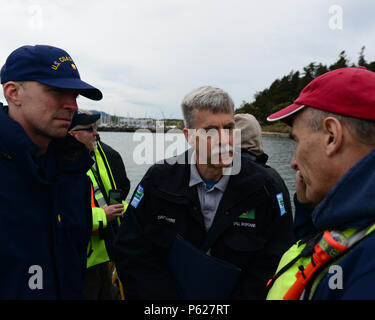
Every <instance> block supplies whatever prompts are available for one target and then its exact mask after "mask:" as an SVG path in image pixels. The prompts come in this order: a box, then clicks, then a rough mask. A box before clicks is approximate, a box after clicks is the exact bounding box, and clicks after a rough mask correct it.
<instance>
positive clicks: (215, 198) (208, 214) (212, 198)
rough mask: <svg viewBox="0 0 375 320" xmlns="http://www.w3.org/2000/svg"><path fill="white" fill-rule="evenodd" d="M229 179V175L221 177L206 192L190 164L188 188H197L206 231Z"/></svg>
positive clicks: (204, 186) (195, 168)
mask: <svg viewBox="0 0 375 320" xmlns="http://www.w3.org/2000/svg"><path fill="white" fill-rule="evenodd" d="M229 178H230V176H229V175H223V176H222V177H221V179H220V180H219V181H218V182H217V183H216V184H215V185H214V186H213V187H212V188H211V189H209V190H208V189H207V187H206V184H205V183H204V181H203V179H202V178H201V176H200V174H199V172H198V169H197V167H196V165H195V164H193V163H192V164H190V182H189V187H194V186H197V191H198V197H199V202H200V204H201V209H202V214H203V218H204V225H205V227H206V231H208V230H209V229H210V228H211V225H212V222H213V221H214V218H215V215H216V211H217V208H218V207H219V203H220V200H221V198H222V196H223V194H224V192H225V189H226V188H227V185H228V181H229Z"/></svg>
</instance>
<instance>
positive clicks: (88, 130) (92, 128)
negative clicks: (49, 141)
mask: <svg viewBox="0 0 375 320" xmlns="http://www.w3.org/2000/svg"><path fill="white" fill-rule="evenodd" d="M96 129H97V128H96V127H88V128H81V129H75V130H72V131H87V132H90V133H93V132H94V130H96Z"/></svg>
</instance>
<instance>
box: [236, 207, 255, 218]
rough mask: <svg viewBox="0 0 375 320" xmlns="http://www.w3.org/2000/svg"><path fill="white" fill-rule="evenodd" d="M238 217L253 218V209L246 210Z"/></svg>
mask: <svg viewBox="0 0 375 320" xmlns="http://www.w3.org/2000/svg"><path fill="white" fill-rule="evenodd" d="M238 217H239V218H245V219H255V209H251V210H247V211H246V212H244V213H242V214H241V215H240V216H238Z"/></svg>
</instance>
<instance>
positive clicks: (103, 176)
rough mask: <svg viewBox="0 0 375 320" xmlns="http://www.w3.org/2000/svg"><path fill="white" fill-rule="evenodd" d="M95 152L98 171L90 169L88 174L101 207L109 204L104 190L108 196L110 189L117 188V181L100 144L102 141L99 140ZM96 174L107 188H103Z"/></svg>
mask: <svg viewBox="0 0 375 320" xmlns="http://www.w3.org/2000/svg"><path fill="white" fill-rule="evenodd" d="M94 154H95V164H94V165H96V167H97V169H98V171H97V172H96V175H95V174H94V172H93V170H95V169H90V170H89V171H88V172H87V175H88V176H89V177H90V179H91V183H92V185H93V188H94V197H95V200H96V201H97V203H98V205H99V207H103V206H107V205H108V204H107V201H106V197H105V196H104V195H103V192H105V193H106V196H107V197H108V194H109V190H111V189H116V183H115V180H114V179H113V175H112V172H111V168H110V167H109V164H108V161H107V157H106V156H105V154H104V152H103V149H102V147H101V145H100V142H99V141H98V148H97V149H95V150H94ZM96 176H97V177H98V178H99V179H100V181H101V183H102V185H103V187H104V189H105V190H101V189H100V186H99V182H98V181H97V179H96Z"/></svg>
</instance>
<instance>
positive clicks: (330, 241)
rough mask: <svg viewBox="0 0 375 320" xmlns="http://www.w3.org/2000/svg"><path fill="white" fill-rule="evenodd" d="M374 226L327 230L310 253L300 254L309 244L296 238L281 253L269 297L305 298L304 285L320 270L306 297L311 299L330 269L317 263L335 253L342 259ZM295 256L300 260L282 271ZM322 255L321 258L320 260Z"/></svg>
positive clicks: (374, 228) (272, 298) (284, 298)
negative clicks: (289, 246)
mask: <svg viewBox="0 0 375 320" xmlns="http://www.w3.org/2000/svg"><path fill="white" fill-rule="evenodd" d="M374 230H375V224H373V225H370V226H369V227H367V228H365V229H363V230H360V231H357V230H356V229H347V230H344V231H343V232H338V231H326V232H325V233H324V235H323V236H321V237H319V238H320V241H319V243H317V244H316V245H315V248H314V253H313V254H309V255H308V256H301V253H302V252H303V250H304V249H305V248H306V245H308V244H306V243H303V244H301V242H300V241H299V242H297V243H296V244H295V245H293V246H292V247H291V248H290V249H289V250H288V251H287V252H285V254H284V255H283V256H282V258H281V260H280V263H279V266H278V268H277V272H276V276H275V277H277V279H276V280H275V281H272V279H271V283H272V285H271V288H270V289H269V292H268V295H267V300H287V299H301V298H303V297H304V289H305V287H306V285H307V283H308V282H309V280H310V278H311V276H312V275H313V274H314V273H315V272H318V275H319V276H318V277H315V279H314V280H313V281H314V282H313V283H312V286H311V291H310V292H309V293H308V297H307V298H308V299H312V297H313V295H314V293H315V290H316V288H317V287H318V284H319V282H320V281H321V280H322V279H323V277H324V275H325V274H326V273H327V272H328V268H324V270H318V269H319V268H318V267H319V266H321V265H323V264H325V263H326V262H327V261H329V260H330V259H331V258H333V257H334V256H337V255H340V254H342V256H341V259H342V258H343V257H345V254H346V253H348V252H349V250H348V249H350V248H351V247H352V246H353V245H355V244H356V243H358V242H359V241H361V240H363V239H364V238H365V237H366V236H367V235H369V234H370V233H372V232H373V231H374ZM317 252H318V253H317ZM322 257H323V258H322ZM294 259H297V260H296V261H295V262H294V263H293V264H292V265H291V266H290V267H289V268H288V269H287V270H285V271H283V270H282V269H283V268H285V267H286V266H287V265H288V264H289V263H291V262H292V261H293V260H294ZM319 259H321V260H322V261H319ZM314 260H315V261H314ZM323 260H324V261H323ZM315 266H316V267H315ZM280 272H281V273H280ZM314 276H315V275H314Z"/></svg>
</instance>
